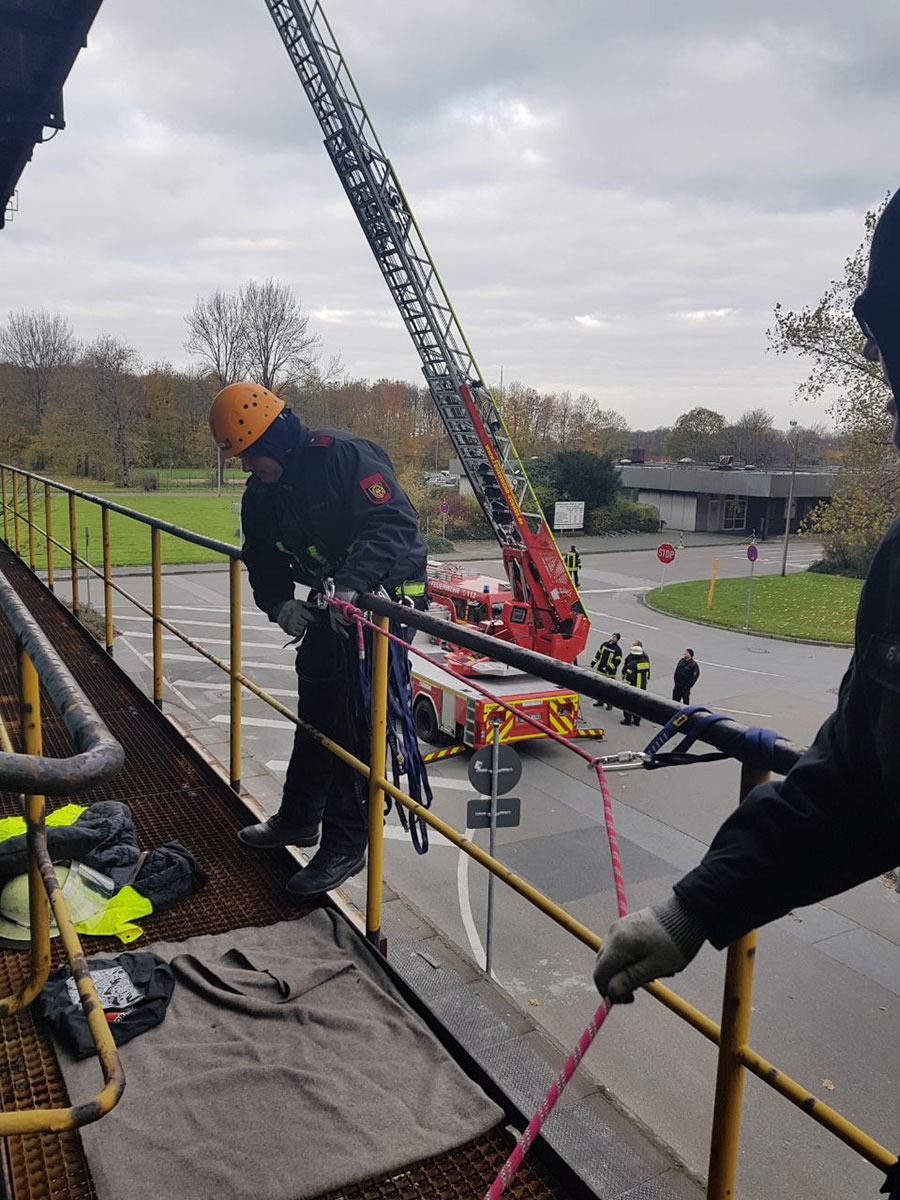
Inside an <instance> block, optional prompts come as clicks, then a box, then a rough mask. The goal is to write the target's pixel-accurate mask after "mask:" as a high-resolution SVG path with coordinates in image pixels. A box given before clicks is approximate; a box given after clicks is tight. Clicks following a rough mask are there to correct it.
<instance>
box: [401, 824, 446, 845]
mask: <svg viewBox="0 0 900 1200" xmlns="http://www.w3.org/2000/svg"><path fill="white" fill-rule="evenodd" d="M384 836H385V837H386V838H388V839H389V840H390V841H393V842H408V841H410V836H409V832H408V831H407V830H406V829H404V828H403V826H402V825H385V827H384ZM428 845H429V847H431V846H451V847H452V846H453V843H452V842H450V841H448V840H447V838H445V837H444V835H443V834H442V833H438V831H437V830H436V829H429V830H428Z"/></svg>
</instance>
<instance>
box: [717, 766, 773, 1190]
mask: <svg viewBox="0 0 900 1200" xmlns="http://www.w3.org/2000/svg"><path fill="white" fill-rule="evenodd" d="M768 778H769V773H768V771H761V770H759V769H758V768H755V767H749V766H747V765H746V764H745V765H743V766H742V767H741V800H743V799H744V797H745V796H746V795H747V793H748V792H749V791H751V789H753V788H755V787H756V785H757V784H759V783H765V781H766V780H767V779H768ZM755 958H756V930H755V929H754V930H751V932H750V933H748V934H747V935H746V936H745V937H742V938H740V939H739V940H738V941H736V942H733V943H732V944H731V945H730V946H729V947H728V958H727V961H726V965H725V994H724V997H723V999H722V1032H721V1035H720V1038H719V1059H718V1066H717V1069H716V1097H715V1103H714V1106H713V1125H712V1138H711V1143H710V1149H709V1175H708V1182H707V1187H706V1196H707V1200H732V1198H733V1196H734V1181H735V1176H736V1174H737V1163H738V1154H739V1152H740V1140H741V1107H742V1101H743V1094H744V1067H743V1064H742V1063H741V1059H740V1052H741V1051H742V1050H743V1049H744V1048H745V1047H746V1045H747V1038H748V1036H749V1033H750V1004H751V1000H752V997H753V965H754V960H755Z"/></svg>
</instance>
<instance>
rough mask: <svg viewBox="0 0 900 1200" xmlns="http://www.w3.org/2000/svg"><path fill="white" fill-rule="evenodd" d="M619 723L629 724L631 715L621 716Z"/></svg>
mask: <svg viewBox="0 0 900 1200" xmlns="http://www.w3.org/2000/svg"><path fill="white" fill-rule="evenodd" d="M619 724H620V725H630V724H631V717H623V718H622V720H621V721H620V722H619Z"/></svg>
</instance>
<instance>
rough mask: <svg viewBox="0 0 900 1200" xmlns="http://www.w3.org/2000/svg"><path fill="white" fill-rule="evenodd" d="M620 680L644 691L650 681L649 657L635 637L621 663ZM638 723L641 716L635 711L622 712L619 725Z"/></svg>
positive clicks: (641, 643)
mask: <svg viewBox="0 0 900 1200" xmlns="http://www.w3.org/2000/svg"><path fill="white" fill-rule="evenodd" d="M622 682H623V683H628V684H630V685H631V686H632V687H636V688H640V690H641V691H642V692H646V690H647V684H648V683H649V682H650V659H649V657H648V655H647V651H646V650H645V649H644V644H643V642H641V641H640V640H639V639H637V638H636V639H635V642H634V645H633V646H632V647H631V649H630V650H629V651H628V654H627V655H626V656H625V662H624V663H623V664H622ZM640 723H641V718H640V717H639V716H638V715H637V713H630V712H626V713H623V714H622V720H621V721H620V722H619V724H620V725H640Z"/></svg>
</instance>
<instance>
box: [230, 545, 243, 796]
mask: <svg viewBox="0 0 900 1200" xmlns="http://www.w3.org/2000/svg"><path fill="white" fill-rule="evenodd" d="M228 604H229V620H230V622H231V634H230V637H231V747H230V750H231V786H232V788H233V789H234V790H235V791H236V792H238V793H240V790H241V683H240V680H239V679H238V675H239V674H240V670H241V560H240V559H239V558H232V559H230V560H229V564H228Z"/></svg>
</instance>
